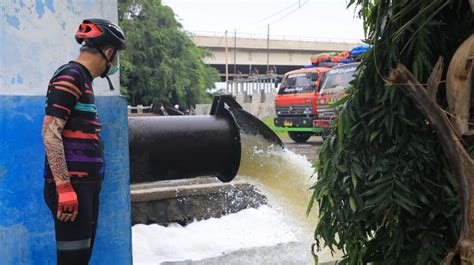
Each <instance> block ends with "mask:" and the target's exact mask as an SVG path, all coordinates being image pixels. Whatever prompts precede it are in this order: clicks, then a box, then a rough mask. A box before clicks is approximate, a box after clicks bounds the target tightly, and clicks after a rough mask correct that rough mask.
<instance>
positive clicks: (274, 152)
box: [237, 135, 316, 232]
mask: <svg viewBox="0 0 474 265" xmlns="http://www.w3.org/2000/svg"><path fill="white" fill-rule="evenodd" d="M241 138H242V158H241V162H240V168H239V172H238V173H237V175H238V176H239V177H241V178H243V179H246V180H247V181H249V182H251V183H252V184H254V185H255V186H257V187H258V188H259V189H260V190H262V191H263V193H264V194H265V195H266V196H267V198H268V199H269V202H270V204H271V206H272V207H276V208H280V210H282V211H284V212H288V213H290V216H291V217H293V218H294V221H296V222H298V223H299V224H300V225H303V226H305V227H311V229H312V228H313V227H314V222H315V220H316V217H315V215H310V216H309V217H308V218H306V207H307V205H308V202H309V200H310V198H311V191H310V190H309V187H310V185H311V182H312V181H314V180H315V179H314V178H311V176H313V172H314V169H313V167H312V164H311V163H310V162H309V161H308V160H307V159H306V158H305V157H304V156H301V155H298V154H295V153H293V152H292V151H290V150H288V149H282V148H281V147H280V146H275V145H272V144H271V143H269V142H267V141H265V139H263V138H262V137H260V136H251V135H242V137H241ZM315 152H316V150H315ZM306 232H308V231H306Z"/></svg>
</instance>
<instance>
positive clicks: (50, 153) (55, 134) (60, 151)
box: [42, 116, 69, 185]
mask: <svg viewBox="0 0 474 265" xmlns="http://www.w3.org/2000/svg"><path fill="white" fill-rule="evenodd" d="M64 125H66V121H65V120H63V119H59V118H56V117H52V116H46V117H45V118H44V121H43V130H42V135H43V142H44V146H45V149H46V156H47V158H48V163H49V166H50V168H51V172H52V173H53V177H54V181H55V182H56V185H58V184H61V183H63V182H64V181H69V176H68V174H67V173H68V170H67V165H66V157H65V155H64V145H63V138H62V133H63V129H64Z"/></svg>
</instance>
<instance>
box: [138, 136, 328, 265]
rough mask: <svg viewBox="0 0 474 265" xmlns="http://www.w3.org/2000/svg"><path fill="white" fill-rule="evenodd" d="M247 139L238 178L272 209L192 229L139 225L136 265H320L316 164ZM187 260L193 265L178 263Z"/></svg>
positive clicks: (258, 139) (322, 258) (211, 221)
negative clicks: (314, 205) (315, 248)
mask: <svg viewBox="0 0 474 265" xmlns="http://www.w3.org/2000/svg"><path fill="white" fill-rule="evenodd" d="M241 139H242V157H241V163H240V168H239V172H238V174H237V175H238V178H239V179H244V180H246V181H247V182H250V183H251V184H253V185H255V186H256V187H257V188H258V189H259V190H260V191H261V192H262V193H263V194H264V195H265V196H266V197H267V199H268V206H269V207H268V206H261V207H260V208H258V209H246V210H243V211H241V212H239V213H235V214H229V215H227V216H223V217H221V218H217V219H214V218H211V219H209V220H202V221H196V222H193V223H191V224H189V225H187V226H186V227H182V226H180V225H178V224H171V225H170V226H168V227H162V226H158V225H152V226H144V225H137V226H134V227H133V240H134V262H135V263H137V264H143V265H145V264H147V265H148V264H160V262H161V261H168V262H165V263H164V264H195V265H199V264H206V265H214V264H216V265H217V264H219V265H220V264H227V265H230V264H236V265H237V264H238V265H242V264H314V263H313V258H312V256H311V252H310V246H311V243H312V242H313V231H314V228H315V225H316V221H317V216H316V213H317V209H313V210H312V212H311V215H310V216H308V217H307V216H306V208H307V205H308V202H309V200H310V197H311V191H310V190H309V187H310V186H311V184H312V183H314V182H315V180H316V178H315V177H313V178H311V177H312V176H313V172H314V168H313V167H312V164H311V163H310V162H309V161H308V160H307V159H306V158H305V157H304V156H301V155H298V154H295V153H293V152H291V151H289V150H287V149H282V148H281V147H280V146H274V145H272V144H271V143H269V142H267V141H266V140H265V139H264V138H262V137H260V136H250V135H241ZM315 152H316V150H315ZM238 199H239V198H236V200H238ZM153 226H155V227H153ZM160 242H161V243H160ZM141 246H143V247H141ZM318 255H319V260H320V261H328V260H330V259H332V258H331V255H330V253H329V251H328V250H327V249H323V251H322V252H320V253H318ZM185 259H187V260H188V261H184V262H179V261H178V260H185ZM173 260H174V262H170V261H173ZM190 260H193V261H192V262H191V261H190Z"/></svg>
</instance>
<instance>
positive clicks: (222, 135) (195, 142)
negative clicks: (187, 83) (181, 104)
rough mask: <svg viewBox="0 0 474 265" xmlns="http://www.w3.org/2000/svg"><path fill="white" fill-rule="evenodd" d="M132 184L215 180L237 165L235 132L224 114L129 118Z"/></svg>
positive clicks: (228, 176)
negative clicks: (213, 177) (192, 179)
mask: <svg viewBox="0 0 474 265" xmlns="http://www.w3.org/2000/svg"><path fill="white" fill-rule="evenodd" d="M128 123H129V125H128V133H129V150H130V169H131V170H130V171H131V181H132V183H138V182H150V181H156V180H167V179H180V178H192V177H197V176H216V177H217V178H219V179H220V180H221V181H223V182H228V181H231V180H232V179H233V178H234V177H235V175H236V174H237V170H238V169H239V165H240V153H241V150H240V148H241V147H240V133H239V128H238V126H237V124H236V122H235V120H234V118H233V117H232V115H231V114H230V113H229V112H228V111H227V110H226V109H220V110H219V111H218V113H216V114H215V115H199V116H141V117H129V119H128Z"/></svg>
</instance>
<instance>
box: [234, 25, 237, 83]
mask: <svg viewBox="0 0 474 265" xmlns="http://www.w3.org/2000/svg"><path fill="white" fill-rule="evenodd" d="M236 74H237V30H236V29H234V79H235V76H236Z"/></svg>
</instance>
